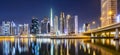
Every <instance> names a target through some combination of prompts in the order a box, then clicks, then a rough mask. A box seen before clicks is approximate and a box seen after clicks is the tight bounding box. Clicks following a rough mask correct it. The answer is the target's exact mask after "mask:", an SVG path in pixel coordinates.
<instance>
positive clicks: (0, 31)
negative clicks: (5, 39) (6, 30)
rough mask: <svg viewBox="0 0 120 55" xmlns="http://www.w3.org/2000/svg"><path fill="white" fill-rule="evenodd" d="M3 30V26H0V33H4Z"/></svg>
mask: <svg viewBox="0 0 120 55" xmlns="http://www.w3.org/2000/svg"><path fill="white" fill-rule="evenodd" d="M2 32H3V31H2V26H0V35H2Z"/></svg>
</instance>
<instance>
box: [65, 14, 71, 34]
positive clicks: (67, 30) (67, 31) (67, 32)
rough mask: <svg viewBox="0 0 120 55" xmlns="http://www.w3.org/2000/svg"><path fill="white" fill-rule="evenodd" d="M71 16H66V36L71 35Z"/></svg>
mask: <svg viewBox="0 0 120 55" xmlns="http://www.w3.org/2000/svg"><path fill="white" fill-rule="evenodd" d="M70 18H71V16H70V15H69V14H68V15H67V16H66V34H69V32H70V27H69V20H70Z"/></svg>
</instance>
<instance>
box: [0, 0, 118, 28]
mask: <svg viewBox="0 0 120 55" xmlns="http://www.w3.org/2000/svg"><path fill="white" fill-rule="evenodd" d="M118 2H120V1H118ZM118 5H120V3H118ZM50 8H53V13H54V15H57V16H59V15H60V12H61V11H63V12H65V15H67V14H71V15H73V16H74V15H78V16H79V25H80V26H81V25H83V23H86V22H92V21H94V20H95V21H97V22H98V21H99V18H100V0H19V1H18V0H0V24H1V23H2V21H4V20H5V21H12V20H13V21H14V22H15V23H17V24H23V23H30V21H31V19H32V17H33V16H35V17H37V18H38V19H39V20H41V19H43V18H44V16H48V17H49V16H50ZM119 10H120V9H119V8H118V13H119Z"/></svg>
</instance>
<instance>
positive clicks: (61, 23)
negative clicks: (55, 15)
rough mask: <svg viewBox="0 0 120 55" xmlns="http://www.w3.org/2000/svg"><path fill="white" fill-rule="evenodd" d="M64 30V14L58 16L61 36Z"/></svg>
mask: <svg viewBox="0 0 120 55" xmlns="http://www.w3.org/2000/svg"><path fill="white" fill-rule="evenodd" d="M64 30H65V15H64V12H61V14H60V32H61V33H62V34H63V33H64Z"/></svg>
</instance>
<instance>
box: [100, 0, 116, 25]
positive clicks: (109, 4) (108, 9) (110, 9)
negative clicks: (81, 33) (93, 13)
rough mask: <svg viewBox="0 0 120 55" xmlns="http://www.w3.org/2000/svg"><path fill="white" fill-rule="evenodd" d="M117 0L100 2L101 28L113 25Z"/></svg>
mask: <svg viewBox="0 0 120 55" xmlns="http://www.w3.org/2000/svg"><path fill="white" fill-rule="evenodd" d="M116 14H117V0H101V18H100V20H101V26H106V25H110V24H113V23H115V18H116Z"/></svg>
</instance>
